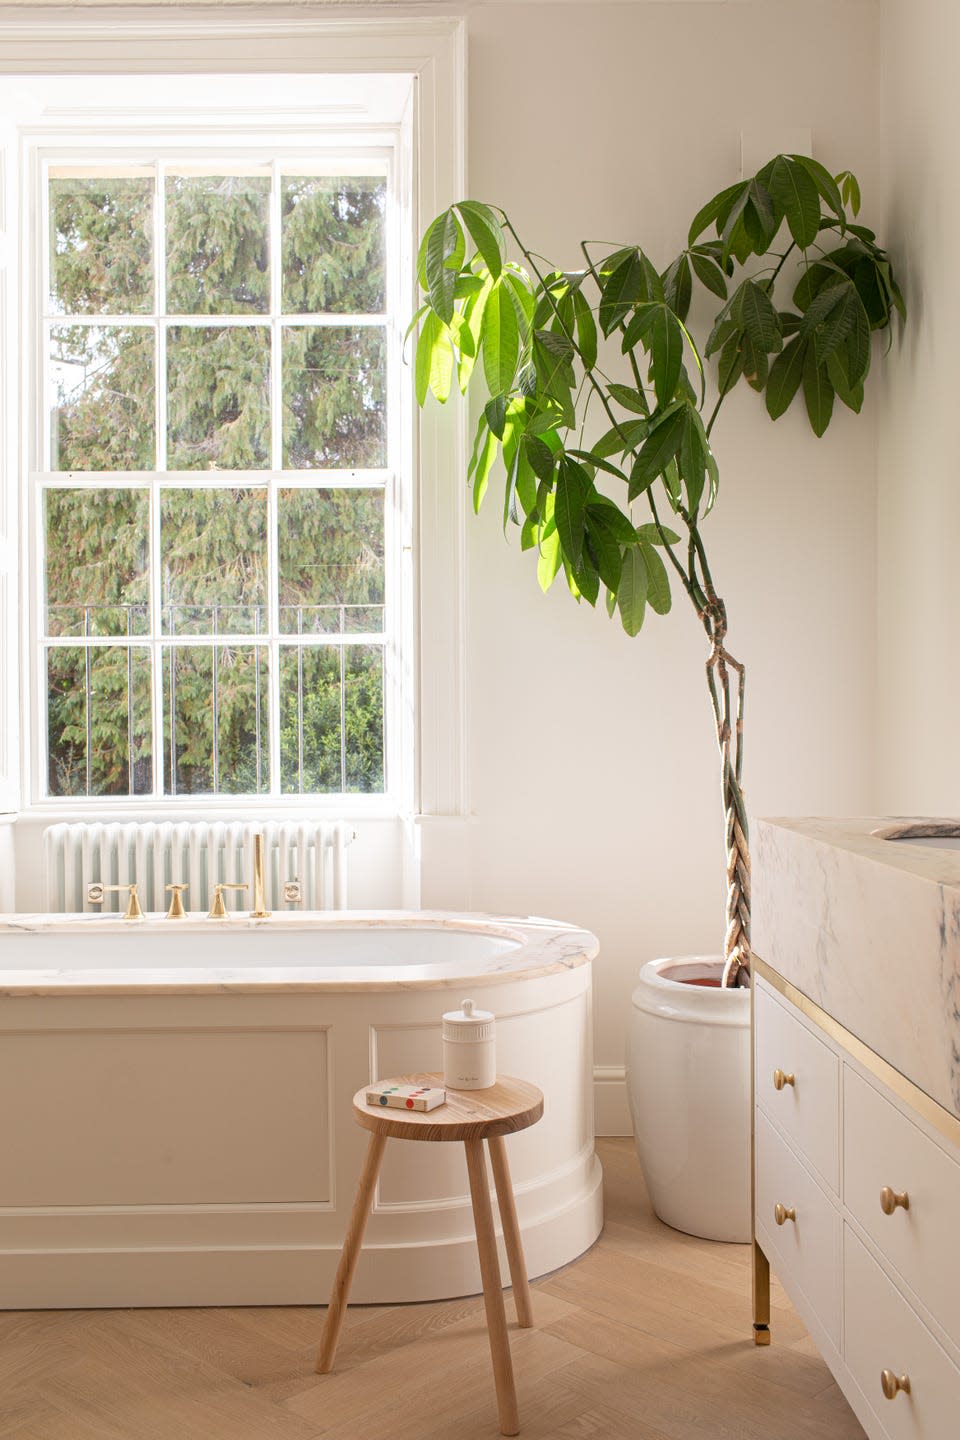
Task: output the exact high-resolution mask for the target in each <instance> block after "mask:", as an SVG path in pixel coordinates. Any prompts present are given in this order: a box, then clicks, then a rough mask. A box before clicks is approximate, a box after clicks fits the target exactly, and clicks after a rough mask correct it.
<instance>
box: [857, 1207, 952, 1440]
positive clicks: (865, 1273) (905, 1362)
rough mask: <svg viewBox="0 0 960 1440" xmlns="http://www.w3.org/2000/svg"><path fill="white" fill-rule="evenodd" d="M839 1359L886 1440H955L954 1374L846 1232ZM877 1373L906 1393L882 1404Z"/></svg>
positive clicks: (919, 1323) (943, 1354)
mask: <svg viewBox="0 0 960 1440" xmlns="http://www.w3.org/2000/svg"><path fill="white" fill-rule="evenodd" d="M843 1306H844V1321H843V1339H844V1359H845V1360H846V1362H847V1365H848V1367H849V1369H850V1371H851V1373H852V1374H853V1377H854V1379H855V1380H856V1382H857V1384H858V1385H859V1386H860V1389H861V1390H862V1391H863V1393H864V1395H865V1396H866V1397H867V1400H868V1401H869V1402H870V1404H871V1405H872V1406H873V1408H874V1410H875V1411H876V1413H877V1417H878V1419H879V1420H880V1422H881V1424H882V1425H883V1431H884V1434H885V1435H886V1436H889V1440H947V1437H948V1436H952V1435H956V1434H957V1426H958V1423H960V1422H958V1416H960V1370H958V1369H957V1367H956V1366H955V1365H954V1364H953V1362H952V1360H950V1358H949V1356H948V1355H947V1354H946V1352H945V1351H944V1350H943V1349H941V1347H940V1346H939V1345H938V1344H937V1342H936V1340H935V1339H934V1338H933V1336H932V1335H931V1334H930V1331H929V1330H928V1329H927V1327H926V1326H925V1325H924V1324H923V1322H922V1321H921V1320H919V1319H918V1317H917V1316H916V1314H915V1313H914V1312H913V1310H911V1308H910V1306H909V1305H908V1304H907V1302H906V1301H905V1300H904V1299H903V1297H902V1296H901V1295H899V1294H898V1293H897V1291H896V1290H895V1289H894V1287H893V1285H891V1283H890V1281H889V1280H888V1279H887V1277H886V1275H884V1273H883V1271H882V1270H881V1269H880V1266H879V1265H878V1264H877V1263H876V1261H875V1260H874V1259H873V1257H872V1256H871V1255H868V1254H867V1251H866V1250H865V1249H864V1247H863V1245H861V1243H860V1241H859V1240H858V1239H857V1237H856V1236H855V1235H854V1233H853V1231H852V1230H851V1229H850V1227H849V1226H848V1225H847V1226H844V1234H843ZM884 1370H889V1371H891V1372H892V1373H893V1374H894V1375H896V1376H898V1377H899V1376H907V1377H908V1378H909V1382H910V1392H909V1394H907V1393H903V1392H901V1393H898V1394H896V1395H895V1396H894V1398H893V1399H892V1400H888V1399H887V1397H886V1396H885V1395H884V1392H883V1385H882V1382H881V1374H882V1372H883V1371H884Z"/></svg>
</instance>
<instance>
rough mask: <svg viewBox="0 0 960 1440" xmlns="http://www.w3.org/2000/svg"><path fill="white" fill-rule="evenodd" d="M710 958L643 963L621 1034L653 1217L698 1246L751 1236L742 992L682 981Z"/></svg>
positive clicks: (711, 967)
mask: <svg viewBox="0 0 960 1440" xmlns="http://www.w3.org/2000/svg"><path fill="white" fill-rule="evenodd" d="M721 970H722V962H721V960H720V959H719V957H716V956H711V955H695V956H689V957H687V958H685V959H667V960H651V961H650V962H649V963H648V964H646V965H644V967H643V969H642V970H641V971H640V983H639V985H638V986H637V988H636V990H635V991H634V992H633V1007H632V1010H631V1012H630V1016H629V1020H628V1028H627V1091H628V1094H629V1098H630V1110H631V1114H632V1116H633V1129H634V1135H635V1136H636V1142H637V1153H638V1155H639V1156H640V1164H641V1165H642V1167H643V1173H644V1176H645V1178H646V1182H647V1187H648V1189H649V1191H650V1199H651V1201H652V1202H653V1208H654V1210H655V1211H656V1212H657V1214H658V1215H659V1217H660V1219H661V1220H664V1221H666V1223H667V1224H668V1225H672V1226H673V1227H674V1229H676V1230H685V1231H687V1232H688V1234H690V1235H701V1236H703V1237H704V1239H707V1240H736V1241H743V1242H746V1241H748V1240H749V1239H750V1233H751V1232H750V991H749V990H746V989H728V990H720V989H716V988H712V989H711V988H706V987H703V986H698V985H686V984H683V983H682V980H683V978H686V979H694V978H703V977H707V976H719V974H720V972H721Z"/></svg>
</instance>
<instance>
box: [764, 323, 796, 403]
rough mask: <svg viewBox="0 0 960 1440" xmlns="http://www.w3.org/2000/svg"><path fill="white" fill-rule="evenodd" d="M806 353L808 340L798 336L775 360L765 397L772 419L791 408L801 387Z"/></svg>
mask: <svg viewBox="0 0 960 1440" xmlns="http://www.w3.org/2000/svg"><path fill="white" fill-rule="evenodd" d="M806 355H807V342H806V341H805V340H801V339H800V338H799V337H797V338H795V339H793V340H791V341H790V342H789V344H787V345H786V346H785V347H784V349H783V351H782V352H781V353H780V354H779V355H778V356H777V358H776V360H774V362H773V365H772V366H771V368H770V378H769V379H768V380H767V392H766V396H765V397H764V398H765V401H766V406H767V414H768V415H769V416H770V419H771V420H779V418H780V416H781V415H782V414H783V413H784V411H785V410H787V409H789V407H790V405H791V403H792V401H793V397H794V395H796V393H797V391H798V390H799V389H800V382H801V380H802V379H803V366H804V361H805V360H806Z"/></svg>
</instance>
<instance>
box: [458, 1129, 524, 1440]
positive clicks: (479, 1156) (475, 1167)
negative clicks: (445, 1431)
mask: <svg viewBox="0 0 960 1440" xmlns="http://www.w3.org/2000/svg"><path fill="white" fill-rule="evenodd" d="M463 1148H464V1149H465V1150H466V1152H467V1173H468V1174H469V1176H470V1199H471V1200H472V1201H473V1219H474V1224H475V1225H476V1229H477V1251H478V1253H479V1256H480V1275H481V1278H482V1280H483V1303H484V1307H485V1309H486V1312H487V1331H488V1333H489V1336H490V1354H491V1357H492V1359H493V1381H494V1384H495V1385H496V1387H497V1408H498V1410H499V1412H500V1434H501V1435H516V1434H518V1433H519V1430H520V1420H519V1416H518V1414H517V1392H516V1389H515V1388H514V1383H513V1364H512V1362H511V1360H510V1339H509V1336H508V1335H507V1316H506V1312H505V1311H504V1308H503V1288H502V1286H501V1284H500V1261H499V1258H498V1256H497V1240H496V1235H495V1234H494V1229H493V1211H492V1210H491V1208H490V1190H489V1181H488V1180H487V1163H486V1160H485V1158H484V1153H483V1141H482V1140H464V1142H463Z"/></svg>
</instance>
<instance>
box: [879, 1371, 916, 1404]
mask: <svg viewBox="0 0 960 1440" xmlns="http://www.w3.org/2000/svg"><path fill="white" fill-rule="evenodd" d="M880 1389H881V1390H882V1391H883V1393H884V1395H885V1397H886V1398H887V1399H888V1400H896V1398H897V1396H898V1395H899V1394H900V1391H901V1390H902V1391H903V1393H904V1395H909V1394H910V1376H909V1375H895V1374H894V1373H893V1371H892V1370H881V1371H880Z"/></svg>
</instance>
